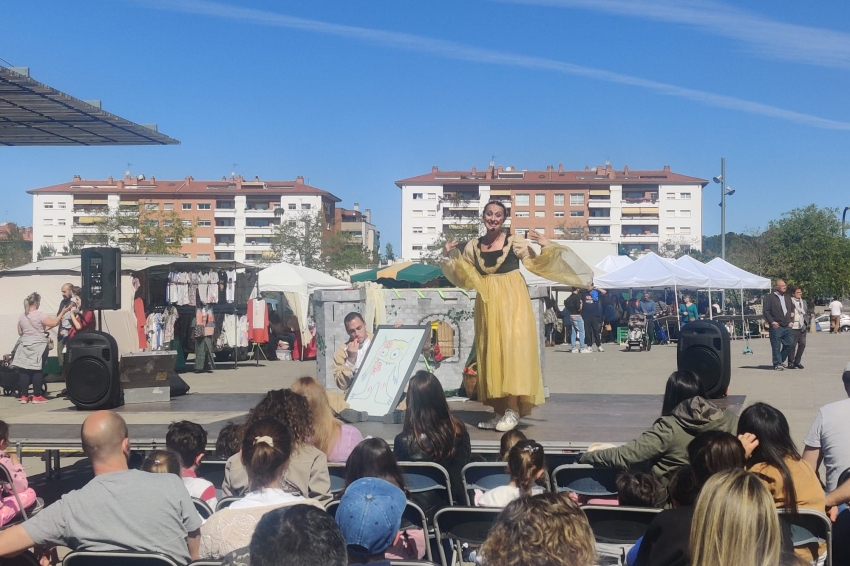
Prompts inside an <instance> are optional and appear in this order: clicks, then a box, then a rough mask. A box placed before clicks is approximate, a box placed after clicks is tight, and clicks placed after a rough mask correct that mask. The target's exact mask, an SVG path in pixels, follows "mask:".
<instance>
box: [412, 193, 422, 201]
mask: <svg viewBox="0 0 850 566" xmlns="http://www.w3.org/2000/svg"><path fill="white" fill-rule="evenodd" d="M413 200H422V193H413Z"/></svg>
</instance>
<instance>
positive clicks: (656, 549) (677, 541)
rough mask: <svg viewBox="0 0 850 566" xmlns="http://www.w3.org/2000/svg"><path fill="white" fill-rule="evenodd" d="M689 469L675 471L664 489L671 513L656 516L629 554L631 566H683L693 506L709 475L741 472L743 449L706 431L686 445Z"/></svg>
mask: <svg viewBox="0 0 850 566" xmlns="http://www.w3.org/2000/svg"><path fill="white" fill-rule="evenodd" d="M688 459H689V460H690V462H691V465H689V466H683V467H681V468H679V469H678V471H677V472H676V474H675V475H674V476H673V479H672V480H671V481H670V484H669V485H668V488H669V489H668V491H669V493H670V498H671V499H672V502H673V509H668V510H665V511H662V512H661V513H659V514H658V515H657V516H656V517H655V518H654V519H653V520H652V522H651V523H650V524H649V527H647V530H646V534H645V535H644V536H643V537H642V538H641V540H640V541H639V543H638V544H636V545H635V547H636V548H634V549H632V552H630V553H629V557H628V563H629V564H630V565H632V566H635V565H640V566H687V564H688V563H689V554H688V540H689V537H690V532H691V521H692V520H693V515H694V504H695V502H696V499H697V496H698V494H699V492H700V489H701V488H702V486H703V484H704V483H705V482H706V481H707V480H708V478H709V477H711V476H712V475H713V474H717V473H719V472H723V471H727V470H743V469H744V447H743V446H742V445H741V442H740V441H739V440H738V439H737V438H735V436H734V435H732V434H730V433H728V432H721V431H709V432H704V433H702V434H700V435H698V436H697V437H696V438H694V439H693V440H692V441H691V443H690V444H688Z"/></svg>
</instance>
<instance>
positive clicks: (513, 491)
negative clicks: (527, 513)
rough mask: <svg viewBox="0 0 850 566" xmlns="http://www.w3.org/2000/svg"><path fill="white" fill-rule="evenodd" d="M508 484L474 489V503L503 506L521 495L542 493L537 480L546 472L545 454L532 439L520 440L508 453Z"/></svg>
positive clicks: (483, 505)
mask: <svg viewBox="0 0 850 566" xmlns="http://www.w3.org/2000/svg"><path fill="white" fill-rule="evenodd" d="M508 472H509V473H510V474H511V481H510V483H508V485H501V486H499V487H495V488H493V489H491V490H489V491H487V492H484V493H481V492H479V491H478V490H476V494H475V504H476V505H478V506H479V507H504V506H506V505H507V504H508V503H510V502H511V501H513V500H514V499H517V498H518V497H521V496H523V495H536V494H538V493H543V492H544V489H543V488H542V487H540V486H539V485H537V482H538V481H539V480H540V478H542V477H543V476H544V475H545V474H546V455H545V454H544V453H543V446H541V445H540V444H538V443H536V442H534V441H533V440H520V441H519V442H517V443H516V444H515V445H514V447H513V448H511V450H510V452H509V453H508Z"/></svg>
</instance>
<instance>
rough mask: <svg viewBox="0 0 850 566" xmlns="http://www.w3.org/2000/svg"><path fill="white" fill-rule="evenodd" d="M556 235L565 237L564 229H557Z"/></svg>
mask: <svg viewBox="0 0 850 566" xmlns="http://www.w3.org/2000/svg"><path fill="white" fill-rule="evenodd" d="M555 235H556V236H563V235H564V229H563V228H555Z"/></svg>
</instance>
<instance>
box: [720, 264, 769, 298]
mask: <svg viewBox="0 0 850 566" xmlns="http://www.w3.org/2000/svg"><path fill="white" fill-rule="evenodd" d="M706 265H708V266H709V267H711V268H712V269H716V270H718V271H722V272H724V273H728V274H729V275H732V276H733V277H737V278H738V279H740V281H741V284H740V288H742V289H767V290H770V288H771V284H770V279H768V278H767V277H761V276H759V275H756V274H754V273H750V272H749V271H745V270H743V269H741V268H740V267H736V266H734V265H732V264H731V263H729V262H728V261H726V260H724V259H721V258H719V257H716V258H714V259H713V260H711V261H709V262H708V263H707V264H706ZM736 288H738V286H736Z"/></svg>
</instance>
